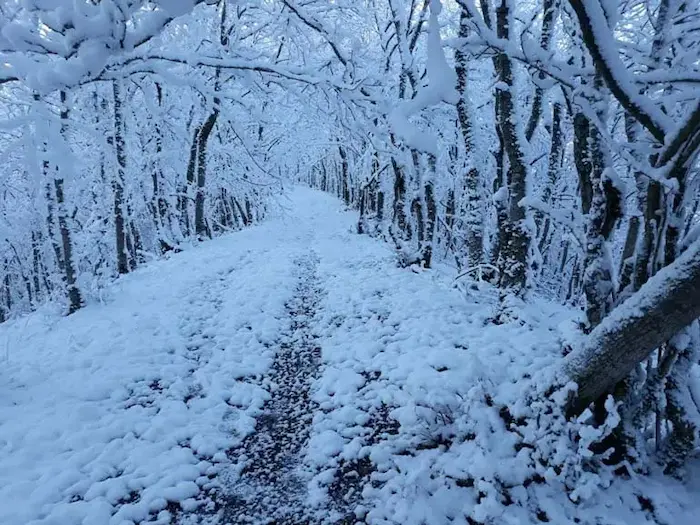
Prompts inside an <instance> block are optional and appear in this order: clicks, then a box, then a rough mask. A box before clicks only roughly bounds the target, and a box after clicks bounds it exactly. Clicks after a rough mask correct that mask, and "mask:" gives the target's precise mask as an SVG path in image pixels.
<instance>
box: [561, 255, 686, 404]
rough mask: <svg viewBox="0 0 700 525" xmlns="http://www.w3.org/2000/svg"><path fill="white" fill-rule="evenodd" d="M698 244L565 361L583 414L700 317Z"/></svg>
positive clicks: (652, 281) (566, 369) (653, 278)
mask: <svg viewBox="0 0 700 525" xmlns="http://www.w3.org/2000/svg"><path fill="white" fill-rule="evenodd" d="M698 290H700V242H696V243H695V244H694V245H693V246H691V247H690V248H689V249H688V250H686V252H685V253H684V254H683V255H682V256H681V257H679V258H678V259H677V260H676V261H675V262H674V263H672V264H670V265H669V266H667V267H665V268H663V269H662V270H660V271H659V272H658V273H657V274H656V275H654V276H653V277H652V278H650V279H649V280H648V281H647V283H646V284H645V285H644V286H642V287H641V289H640V290H639V291H638V292H637V293H635V294H634V295H632V296H631V297H630V298H629V299H627V300H626V301H625V302H623V303H622V304H621V305H620V306H618V307H617V308H616V309H615V310H613V311H612V312H611V313H610V315H608V316H607V317H606V318H605V319H604V320H603V321H602V322H601V323H600V324H599V325H598V326H597V327H596V328H595V329H594V330H593V331H592V332H591V333H590V334H589V335H588V336H587V338H586V339H585V341H584V343H583V345H582V346H581V347H580V348H578V349H576V350H574V351H573V352H571V353H570V354H569V355H568V356H567V357H566V358H565V361H564V365H563V368H564V371H565V373H566V375H567V376H568V377H569V378H571V379H572V380H573V381H574V382H576V383H577V384H578V391H577V394H576V397H575V399H574V400H573V401H572V403H571V411H572V413H580V412H582V411H583V410H584V409H585V408H586V407H587V406H588V405H589V404H590V403H592V402H593V401H595V400H596V399H598V398H599V397H600V396H601V395H603V394H605V393H607V392H609V391H611V389H612V388H613V387H614V386H615V384H617V382H618V381H621V380H622V379H624V378H625V377H626V376H627V374H629V373H630V372H631V371H632V369H633V368H634V367H635V366H636V365H637V364H638V363H640V362H641V361H643V360H644V359H646V358H647V357H648V356H649V354H650V353H651V352H652V351H653V350H654V349H656V348H658V347H659V346H660V345H662V344H663V343H665V342H666V341H668V340H669V339H670V338H671V337H673V336H674V335H675V334H677V333H678V332H679V331H680V330H682V329H683V328H685V327H686V326H688V325H689V324H690V323H692V322H693V321H694V320H696V319H697V318H698V317H700V294H699V293H698Z"/></svg>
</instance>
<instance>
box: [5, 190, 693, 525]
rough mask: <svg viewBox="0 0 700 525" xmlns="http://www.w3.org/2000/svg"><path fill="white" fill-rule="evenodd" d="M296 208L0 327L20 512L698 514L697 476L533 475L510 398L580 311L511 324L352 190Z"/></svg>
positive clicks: (540, 308)
mask: <svg viewBox="0 0 700 525" xmlns="http://www.w3.org/2000/svg"><path fill="white" fill-rule="evenodd" d="M277 207H278V208H279V209H278V212H277V213H275V214H273V216H271V217H270V218H269V219H268V220H267V221H266V222H264V223H262V224H259V225H257V226H255V227H252V228H249V229H246V230H244V231H241V232H237V233H234V234H231V235H227V236H224V237H222V238H219V239H216V240H213V241H210V242H207V243H204V244H202V245H200V246H197V247H195V248H192V249H189V250H186V251H185V252H183V253H180V254H177V255H174V256H172V257H171V258H169V259H168V260H162V261H155V262H153V263H150V264H149V265H147V266H146V267H144V268H142V269H139V270H138V271H136V272H134V273H133V274H131V275H128V276H126V277H124V278H121V279H119V280H118V281H117V282H116V283H115V284H114V285H113V286H111V287H109V289H108V290H106V291H105V293H104V294H103V297H102V298H101V300H100V301H94V304H90V305H89V306H87V307H86V308H85V309H83V310H81V311H79V312H78V313H76V314H74V315H72V316H70V317H67V318H64V317H61V316H60V313H59V311H58V307H57V306H55V305H54V306H51V305H49V306H46V307H44V308H43V309H42V310H41V311H39V312H36V313H34V314H32V315H29V316H26V317H23V318H20V319H16V320H13V321H10V322H8V323H5V324H3V325H2V326H0V363H1V366H0V523H1V524H3V525H4V524H8V525H10V524H12V525H24V524H27V525H30V524H31V525H39V524H41V525H73V524H76V525H78V524H83V525H108V524H109V525H112V524H114V525H125V524H134V523H154V524H155V523H160V524H182V525H185V524H196V523H201V524H204V523H208V524H220V525H224V524H227V523H231V524H234V523H235V524H238V523H251V524H266V523H275V524H277V525H282V524H288V525H303V524H325V523H343V524H353V523H355V522H360V523H371V524H396V525H399V524H401V525H445V524H451V523H455V524H467V523H469V524H474V523H499V524H501V523H503V524H509V523H512V524H526V523H531V522H532V523H539V522H546V521H549V522H552V523H556V524H563V523H582V524H594V523H595V524H625V523H629V524H635V525H636V524H642V523H669V524H670V523H673V524H674V525H684V524H690V523H696V518H697V511H698V510H700V504H699V503H698V502H697V501H694V500H696V499H697V494H698V490H699V489H700V480H698V479H697V478H698V477H697V476H695V477H693V476H691V478H690V480H689V482H687V483H685V484H682V483H680V482H675V481H671V480H668V479H665V478H661V477H659V476H656V475H652V476H650V477H645V478H643V479H632V480H627V481H622V480H620V481H616V482H614V483H613V484H612V486H611V487H610V488H609V489H608V490H607V491H594V492H592V493H591V494H585V491H583V493H582V497H581V501H580V502H579V503H577V504H574V503H573V502H572V501H571V500H570V498H568V497H567V495H566V494H565V493H564V491H563V490H562V487H561V485H560V484H558V482H557V480H556V477H552V478H547V479H546V480H545V478H544V477H542V476H539V477H536V476H533V475H532V472H531V471H532V468H533V467H531V466H529V465H530V464H531V463H532V460H531V458H529V456H528V450H529V449H528V448H524V447H519V446H518V441H517V440H518V436H516V435H515V433H514V432H511V431H509V429H508V425H507V424H506V422H504V418H503V415H502V414H500V413H499V410H498V409H497V407H499V406H516V405H518V404H519V403H520V404H522V403H523V399H524V398H525V389H526V388H527V381H526V379H528V378H532V377H536V376H537V372H538V371H540V370H542V369H543V368H545V367H546V366H547V365H549V364H551V363H553V362H554V361H555V360H557V359H559V358H560V355H561V354H560V352H561V338H562V337H563V336H562V334H563V333H565V331H566V330H565V327H566V325H567V322H569V321H570V318H571V316H572V313H571V312H570V311H566V310H565V309H562V308H561V307H558V306H556V305H552V304H549V303H547V302H544V301H536V302H534V303H533V304H531V305H530V307H528V308H523V309H522V310H521V311H519V313H518V315H517V316H516V317H517V319H514V320H513V321H512V322H510V323H507V324H502V325H496V324H494V323H491V322H490V320H491V319H492V318H493V316H494V314H495V312H496V308H497V304H496V301H495V296H494V295H493V294H492V293H490V292H489V290H488V289H482V290H480V291H473V292H470V293H469V294H468V295H467V296H466V297H465V293H464V292H463V291H460V290H457V289H456V288H455V287H454V283H453V281H452V277H451V276H450V274H449V271H446V270H445V271H443V270H440V269H438V270H431V271H418V272H416V271H411V270H410V269H400V268H398V267H397V265H396V262H395V256H394V254H393V252H392V250H391V248H390V247H389V246H387V245H385V244H383V243H382V242H381V241H379V240H376V239H371V238H369V237H366V236H359V235H356V234H355V233H353V231H354V223H355V220H356V215H355V214H354V213H352V212H347V211H344V210H342V208H341V206H340V205H339V203H338V202H337V201H336V200H334V199H333V198H331V197H329V196H327V195H324V194H321V193H318V192H314V191H311V190H308V189H295V190H293V191H291V192H289V194H288V195H287V196H285V197H282V198H280V200H279V203H278V206H277ZM562 327H564V328H562ZM533 480H534V481H533ZM504 494H507V497H504Z"/></svg>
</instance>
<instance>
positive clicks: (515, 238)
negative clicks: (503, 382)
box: [495, 0, 530, 295]
mask: <svg viewBox="0 0 700 525" xmlns="http://www.w3.org/2000/svg"><path fill="white" fill-rule="evenodd" d="M509 18H510V2H509V0H501V4H500V6H499V7H498V9H496V20H497V21H496V27H497V35H498V37H499V38H502V39H504V40H507V39H508V38H509V34H510V28H509V27H508V24H509ZM495 63H496V73H497V75H498V80H499V82H500V83H502V84H504V85H505V86H504V87H498V88H497V89H496V99H497V107H498V112H497V120H498V127H499V128H500V130H501V133H502V135H503V142H504V146H505V152H506V155H507V156H508V161H509V164H510V166H509V169H508V174H507V178H508V187H507V196H506V197H507V204H506V207H507V209H506V221H505V223H504V224H502V225H501V227H500V232H499V237H500V240H499V244H500V255H499V261H498V262H499V264H498V267H499V270H500V279H501V280H500V286H501V288H502V289H503V290H504V291H507V292H509V293H514V294H516V295H522V294H523V293H524V292H525V289H526V287H527V270H528V262H527V257H528V251H529V247H530V235H529V232H528V229H527V226H526V224H525V209H524V208H523V207H522V206H520V204H519V203H520V201H521V200H522V199H523V198H524V197H525V192H526V179H527V167H526V165H525V158H524V154H523V144H522V143H521V140H520V134H519V133H518V131H517V129H516V122H517V118H518V117H517V115H516V111H515V107H514V104H513V99H514V96H513V93H512V91H513V90H514V89H515V83H514V81H513V70H512V64H511V60H510V57H508V55H507V54H506V53H504V52H500V53H499V54H498V55H497V56H496V58H495Z"/></svg>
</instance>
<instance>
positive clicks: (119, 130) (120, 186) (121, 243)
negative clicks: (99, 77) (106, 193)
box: [112, 80, 129, 274]
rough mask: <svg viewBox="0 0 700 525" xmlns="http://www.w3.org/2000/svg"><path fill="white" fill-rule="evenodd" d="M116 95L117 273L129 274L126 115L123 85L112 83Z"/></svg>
mask: <svg viewBox="0 0 700 525" xmlns="http://www.w3.org/2000/svg"><path fill="white" fill-rule="evenodd" d="M112 91H113V94H114V148H115V151H116V157H117V173H116V176H115V177H114V178H113V179H112V190H113V192H114V229H115V239H116V249H117V272H118V273H120V274H124V273H128V272H129V255H128V253H127V246H126V244H127V242H126V221H125V217H124V175H125V172H126V151H125V143H124V131H125V130H124V114H123V111H122V95H121V85H120V84H119V81H118V80H113V81H112Z"/></svg>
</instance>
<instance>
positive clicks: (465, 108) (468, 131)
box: [455, 8, 484, 268]
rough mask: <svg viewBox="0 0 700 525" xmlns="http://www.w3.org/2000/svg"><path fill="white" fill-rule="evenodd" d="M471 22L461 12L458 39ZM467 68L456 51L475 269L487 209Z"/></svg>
mask: <svg viewBox="0 0 700 525" xmlns="http://www.w3.org/2000/svg"><path fill="white" fill-rule="evenodd" d="M468 20H469V13H468V12H467V10H466V9H464V8H462V10H461V11H460V15H459V22H460V23H459V38H466V37H467V36H469V25H468V23H467V22H468ZM467 67H468V65H467V56H466V54H465V53H464V52H462V51H461V50H459V49H457V50H455V73H456V75H457V92H458V94H459V100H458V102H457V120H458V122H459V129H460V131H461V132H462V140H463V142H464V150H465V153H466V156H467V165H466V166H465V173H464V179H463V183H462V192H463V195H462V199H461V201H460V202H461V206H460V216H462V217H464V228H465V229H466V232H465V233H466V235H465V237H466V248H467V264H468V266H469V267H470V268H475V267H477V266H479V265H480V264H481V263H483V262H484V261H483V259H484V253H483V252H484V246H483V244H484V232H483V228H484V224H483V209H484V206H483V204H482V202H481V196H480V194H479V186H480V183H481V173H480V172H479V167H478V164H477V161H476V158H475V157H476V155H475V153H476V151H475V147H474V137H473V133H474V132H473V124H472V119H471V117H470V115H469V93H468V91H467Z"/></svg>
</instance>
